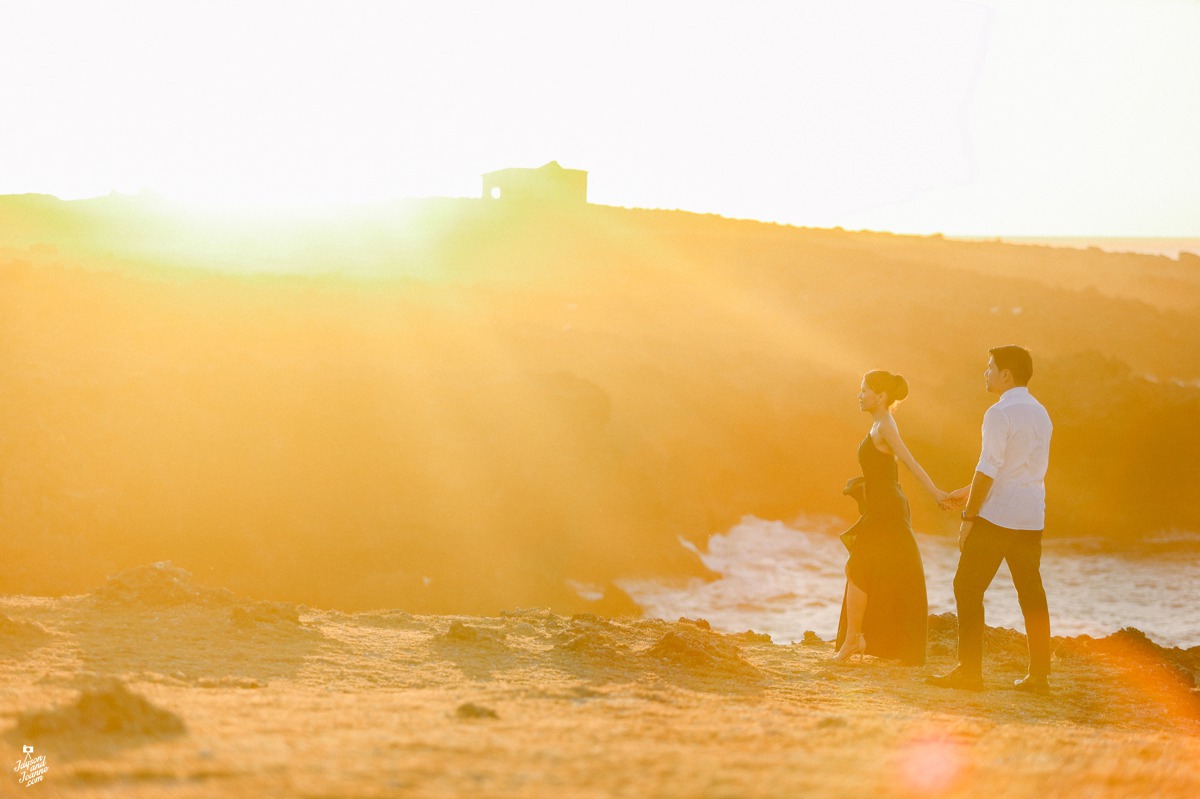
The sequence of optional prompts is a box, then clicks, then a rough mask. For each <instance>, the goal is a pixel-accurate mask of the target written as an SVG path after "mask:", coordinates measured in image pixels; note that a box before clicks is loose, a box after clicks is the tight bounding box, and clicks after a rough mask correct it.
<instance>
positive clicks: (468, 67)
mask: <svg viewBox="0 0 1200 799" xmlns="http://www.w3.org/2000/svg"><path fill="white" fill-rule="evenodd" d="M1198 41H1200V0H1036V2H1026V1H1025V0H1011V2H1004V1H1002V0H993V1H987V0H980V1H979V2H951V0H905V1H904V2H896V0H887V2H879V1H878V0H870V1H869V2H855V1H854V0H848V1H847V2H830V0H822V1H821V2H810V1H809V0H785V2H755V1H754V0H739V2H722V3H713V2H703V0H679V1H676V0H662V1H656V0H640V1H639V2H624V0H605V1H604V2H594V3H593V2H568V1H567V0H557V2H527V1H525V0H520V1H513V2H501V1H498V0H491V2H463V1H462V0H441V1H439V2H363V1H361V0H359V1H355V0H340V1H339V2H328V3H315V2H303V1H302V0H292V2H255V0H239V2H223V1H222V0H215V1H214V0H209V1H208V2H196V3H193V2H170V3H166V2H161V0H153V1H151V2H134V1H133V0H107V1H106V2H104V3H93V2H83V1H82V0H81V1H80V2H61V1H60V0H42V1H41V2H36V3H34V2H23V0H0V76H2V77H0V194H19V193H27V192H37V193H46V194H53V195H56V196H58V197H61V198H63V199H76V198H82V197H92V196H99V195H105V194H108V193H110V192H113V191H117V192H122V193H136V192H140V191H151V192H155V193H159V194H163V195H166V196H168V197H173V198H176V199H180V200H186V201H199V202H207V203H238V204H245V203H251V204H253V203H283V204H289V205H311V204H326V203H348V202H360V201H371V200H383V199H393V198H402V197H423V196H467V197H469V196H478V195H479V192H480V175H481V174H482V173H484V172H488V171H491V170H494V169H502V168H506V167H535V166H540V165H542V164H544V163H546V162H548V161H550V160H557V161H558V162H559V163H560V164H561V165H563V166H564V167H568V168H575V169H585V170H588V172H589V199H590V200H591V201H592V202H596V203H602V204H607V205H618V206H628V207H641V208H680V209H684V210H689V211H696V212H702V213H716V214H721V215H724V216H729V217H738V218H752V219H761V220H766V221H773V222H781V223H786V224H795V225H804V226H819V227H834V226H841V227H845V228H848V229H872V230H890V231H895V232H902V233H924V234H928V233H935V232H942V233H946V234H951V235H1006V236H1055V235H1062V236H1144V237H1149V236H1174V237H1197V236H1200V145H1197V142H1200V46H1197V42H1198Z"/></svg>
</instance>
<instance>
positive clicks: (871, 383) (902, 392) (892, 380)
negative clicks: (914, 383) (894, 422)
mask: <svg viewBox="0 0 1200 799" xmlns="http://www.w3.org/2000/svg"><path fill="white" fill-rule="evenodd" d="M863 379H864V380H866V381H867V386H868V387H869V388H870V389H871V390H872V391H874V392H875V393H877V394H879V393H883V392H886V393H887V395H888V405H891V404H892V403H895V402H899V401H900V400H902V399H904V398H905V397H907V396H908V381H907V380H905V379H904V377H903V376H902V375H894V374H892V373H891V372H885V371H883V370H882V369H872V370H871V371H869V372H867V373H866V374H865V375H863Z"/></svg>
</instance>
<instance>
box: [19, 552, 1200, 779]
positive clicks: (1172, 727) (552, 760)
mask: <svg viewBox="0 0 1200 799" xmlns="http://www.w3.org/2000/svg"><path fill="white" fill-rule="evenodd" d="M707 626H708V625H707V624H706V623H704V622H702V621H699V620H694V621H689V620H680V621H678V622H665V621H659V620H647V619H606V618H600V617H595V616H576V617H571V618H568V617H564V616H559V615H555V614H552V613H550V612H548V611H545V610H514V611H510V612H506V613H504V614H501V615H499V616H496V617H448V616H414V615H410V614H408V613H405V612H402V611H396V610H386V611H375V612H366V613H355V614H345V613H340V612H336V611H323V610H312V609H309V608H305V607H297V606H290V605H283V604H273V603H267V602H259V601H255V600H251V599H246V598H242V597H237V596H234V595H232V594H231V593H230V592H228V591H223V590H219V589H211V588H206V587H203V586H199V585H197V584H196V583H195V582H193V581H192V580H191V578H190V575H188V574H187V572H184V571H182V570H178V569H174V568H171V567H169V566H167V565H158V566H148V567H143V568H141V569H136V570H131V571H130V572H125V573H122V574H120V575H115V576H114V577H112V578H110V580H109V582H108V584H107V585H105V586H102V587H100V588H98V589H97V590H96V591H94V592H93V593H91V594H88V595H85V596H77V597H65V598H58V599H48V598H36V597H24V596H8V597H0V751H3V752H4V753H5V754H6V756H7V760H8V765H7V766H6V768H5V770H4V773H3V774H2V775H0V795H2V796H45V797H51V796H70V797H122V799H124V798H125V797H130V798H131V799H136V798H139V797H197V798H199V797H206V798H207V797H267V796H297V797H314V798H315V797H392V796H396V797H399V796H415V797H459V796H472V797H473V796H494V797H601V796H628V797H660V796H661V797H714V798H715V797H801V796H803V797H820V796H831V797H832V796H946V797H967V796H989V797H995V798H996V799H999V798H1000V797H1029V796H1040V797H1050V796H1072V797H1074V796H1080V797H1098V796H1113V797H1129V796H1156V797H1158V796H1179V797H1195V796H1198V795H1200V694H1198V693H1197V690H1196V688H1195V687H1194V685H1195V679H1194V670H1195V668H1196V666H1197V663H1200V648H1196V649H1192V650H1187V651H1183V650H1178V649H1175V650H1164V649H1161V648H1159V647H1156V646H1154V645H1153V644H1152V643H1150V642H1148V641H1146V640H1145V639H1144V638H1142V637H1140V636H1139V635H1138V634H1137V633H1136V632H1135V631H1124V632H1122V633H1120V634H1117V635H1114V636H1110V637H1109V638H1106V639H1101V640H1092V639H1088V638H1078V639H1065V640H1056V642H1055V643H1056V661H1055V670H1056V673H1055V676H1054V685H1055V689H1056V690H1055V693H1054V694H1053V695H1052V696H1050V697H1034V696H1027V695H1024V694H1019V693H1016V692H1013V691H1009V690H1004V686H1005V685H1006V684H1007V683H1009V682H1011V680H1012V678H1014V677H1016V676H1020V674H1021V673H1022V670H1023V665H1024V639H1023V637H1022V636H1021V635H1019V634H1018V633H1015V632H1012V631H1008V630H989V632H988V637H987V652H988V662H987V663H986V675H987V678H988V686H989V690H988V691H986V692H984V693H980V694H974V693H967V692H960V691H946V690H944V689H938V688H933V687H930V686H926V685H925V684H924V683H923V682H922V677H923V676H924V675H925V674H927V673H931V672H934V671H938V670H940V669H944V668H947V667H948V666H949V665H951V663H952V659H953V647H954V635H955V633H954V622H953V619H952V618H943V617H933V618H932V620H931V639H930V651H931V660H930V664H929V665H928V666H926V667H924V668H913V667H903V666H899V665H893V664H889V663H885V662H882V661H876V660H874V659H871V658H868V659H866V660H865V661H863V662H861V663H854V664H850V665H847V666H835V665H831V664H830V663H829V662H828V658H829V656H830V654H831V652H832V648H831V645H830V644H828V643H826V642H822V641H820V640H819V639H817V638H816V637H815V636H811V637H810V639H809V640H807V641H806V642H804V643H801V644H794V645H786V646H784V645H777V644H774V643H771V642H770V640H769V639H768V638H767V637H766V636H761V635H756V634H753V633H745V634H740V635H727V634H720V633H716V632H713V631H711V630H709V629H707ZM25 745H32V746H33V747H34V756H44V757H45V758H46V760H45V766H46V771H45V773H44V775H43V779H42V781H41V782H39V783H37V784H34V785H31V786H23V785H22V784H21V783H20V782H19V777H20V775H21V773H22V772H21V771H19V770H15V769H14V768H13V766H14V764H16V763H17V762H18V761H20V760H21V759H22V757H23V754H22V747H23V746H25Z"/></svg>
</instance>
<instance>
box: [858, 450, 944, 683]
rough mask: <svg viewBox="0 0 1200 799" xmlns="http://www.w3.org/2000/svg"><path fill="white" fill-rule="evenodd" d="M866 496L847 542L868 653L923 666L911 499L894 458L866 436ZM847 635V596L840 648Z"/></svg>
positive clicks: (923, 603)
mask: <svg viewBox="0 0 1200 799" xmlns="http://www.w3.org/2000/svg"><path fill="white" fill-rule="evenodd" d="M858 462H859V463H860V464H861V465H862V471H863V478H864V483H865V492H864V494H865V496H864V497H863V499H862V500H861V501H860V502H859V510H860V512H861V513H862V516H861V518H859V520H858V521H857V522H855V524H854V526H853V527H851V528H850V529H849V530H848V531H847V534H846V535H844V536H843V540H846V541H847V546H849V547H850V561H849V563H847V565H846V572H847V574H848V576H849V578H850V579H851V580H853V581H854V584H855V585H857V586H858V587H859V588H861V589H862V590H863V591H865V592H866V594H867V612H866V615H865V616H864V617H863V627H862V631H863V635H865V636H866V638H867V654H868V655H875V656H877V657H882V658H897V659H899V660H902V661H904V662H905V663H908V664H913V665H921V664H924V663H925V636H926V625H927V623H928V614H929V606H928V603H927V600H926V596H925V569H924V568H923V567H922V565H921V552H920V550H918V549H917V541H916V539H915V538H913V530H912V518H911V516H910V514H909V509H908V499H907V498H906V497H905V496H904V492H903V491H901V490H900V483H899V482H897V476H898V475H897V472H896V458H895V457H894V456H892V455H890V454H888V453H886V452H880V451H879V450H878V449H877V448H876V447H875V445H874V444H873V443H872V442H871V436H870V435H869V434H868V435H867V437H866V438H864V439H863V442H862V444H860V445H859V447H858ZM845 637H846V598H845V595H843V596H842V618H841V621H840V622H839V623H838V634H837V646H838V648H839V649H840V648H841V646H842V641H844V640H845Z"/></svg>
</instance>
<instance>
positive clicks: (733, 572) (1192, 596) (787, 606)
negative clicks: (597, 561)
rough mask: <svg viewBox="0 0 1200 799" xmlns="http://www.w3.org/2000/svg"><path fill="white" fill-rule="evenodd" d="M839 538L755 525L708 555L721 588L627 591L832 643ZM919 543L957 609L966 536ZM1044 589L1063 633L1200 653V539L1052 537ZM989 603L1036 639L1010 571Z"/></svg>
mask: <svg viewBox="0 0 1200 799" xmlns="http://www.w3.org/2000/svg"><path fill="white" fill-rule="evenodd" d="M835 530H836V528H835V527H833V525H831V524H830V523H829V522H828V521H822V520H819V519H814V520H810V521H803V520H802V521H799V522H796V523H794V524H792V525H788V524H784V523H783V522H776V521H765V520H762V519H757V518H754V517H746V518H744V519H743V520H742V521H741V523H739V524H738V525H737V526H735V527H734V528H733V529H732V530H730V531H729V532H727V533H724V534H720V535H714V536H712V537H711V538H710V539H709V542H708V547H707V551H705V552H699V551H698V554H699V556H700V558H701V559H702V560H703V561H704V563H705V565H707V566H708V567H709V568H710V569H712V570H713V571H714V572H717V573H719V574H720V575H721V577H720V579H717V580H714V581H711V582H706V581H704V580H700V579H692V580H689V581H687V582H684V583H679V582H676V583H671V582H667V581H651V580H623V581H619V582H618V585H619V587H620V588H621V589H622V590H624V591H625V592H626V593H628V594H629V595H630V596H631V597H633V599H634V600H635V601H636V602H637V603H638V604H639V605H641V606H642V608H643V609H644V610H645V612H646V614H647V615H648V616H655V617H659V618H664V619H676V618H679V617H680V616H687V617H690V618H704V619H706V620H708V622H709V623H710V624H712V626H713V628H714V629H717V630H721V631H724V632H743V631H745V630H754V631H756V632H764V633H768V634H770V636H771V638H772V639H774V640H775V641H776V642H777V643H790V642H793V641H798V640H800V639H802V638H803V636H804V632H805V631H806V630H812V631H813V632H815V633H816V634H817V635H819V636H821V637H822V638H824V639H827V640H829V639H832V638H833V637H834V636H835V635H836V633H837V624H838V615H839V612H840V608H841V601H842V592H843V589H844V586H845V579H846V578H845V573H844V571H843V569H844V567H845V563H846V549H845V547H844V546H842V542H841V540H840V539H839V538H838V537H837V535H836V532H835ZM917 545H918V547H919V548H920V550H921V557H922V558H923V560H924V562H925V582H926V588H927V591H928V594H929V612H930V613H944V612H946V611H953V610H954V587H953V582H954V570H955V567H956V566H957V564H958V546H957V539H955V538H954V537H953V536H950V537H942V536H932V535H923V534H920V533H918V534H917ZM684 546H687V547H689V548H692V547H691V545H690V544H687V543H685V544H684ZM1042 582H1043V584H1044V585H1045V586H1046V596H1047V599H1048V601H1049V604H1050V624H1051V630H1052V633H1053V634H1054V635H1080V634H1087V635H1091V636H1094V637H1102V636H1105V635H1108V634H1110V633H1112V632H1115V631H1116V630H1119V629H1121V628H1122V627H1136V628H1138V629H1140V630H1142V631H1143V632H1145V633H1146V634H1147V635H1148V636H1150V638H1151V639H1153V640H1154V641H1156V642H1157V643H1159V644H1162V645H1164V646H1179V647H1185V648H1186V647H1192V646H1200V612H1198V611H1197V609H1198V608H1200V538H1197V537H1194V536H1192V537H1183V538H1177V539H1174V540H1173V541H1170V542H1158V545H1148V546H1146V547H1143V548H1142V549H1141V550H1139V551H1138V552H1136V553H1132V552H1120V553H1118V552H1111V551H1104V550H1103V549H1102V548H1101V547H1099V546H1098V545H1096V544H1095V542H1080V541H1066V540H1055V539H1047V540H1046V541H1045V543H1044V545H1043V552H1042ZM985 606H986V612H987V623H988V624H989V625H991V626H993V627H1011V628H1013V629H1016V630H1021V631H1024V629H1025V626H1024V622H1023V621H1022V618H1021V609H1020V606H1019V605H1018V604H1017V595H1016V591H1015V589H1014V588H1013V585H1012V577H1011V575H1010V574H1009V572H1008V566H1007V565H1004V564H1002V565H1001V567H1000V571H999V573H998V574H997V575H996V579H995V580H994V581H993V582H992V585H991V588H989V589H988V593H987V596H986V598H985Z"/></svg>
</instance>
